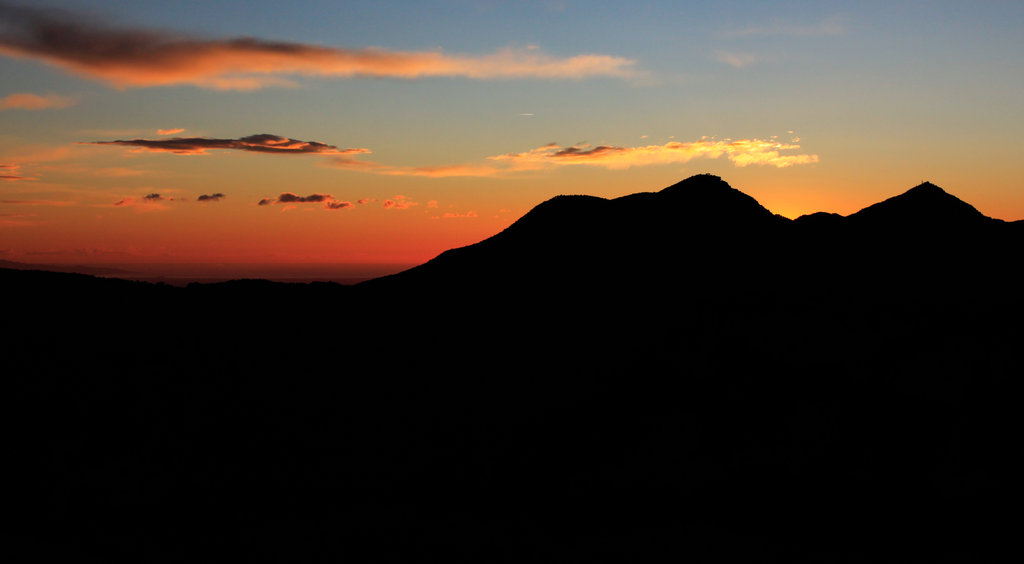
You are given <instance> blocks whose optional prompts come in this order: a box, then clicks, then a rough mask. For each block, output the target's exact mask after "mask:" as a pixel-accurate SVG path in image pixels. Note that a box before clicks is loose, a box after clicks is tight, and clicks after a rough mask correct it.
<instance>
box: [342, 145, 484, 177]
mask: <svg viewBox="0 0 1024 564" xmlns="http://www.w3.org/2000/svg"><path fill="white" fill-rule="evenodd" d="M366 152H367V153H369V151H366ZM331 166H333V167H335V168H341V169H345V170H354V171H358V172H372V173H374V174H383V175H387V176H422V177H426V178H452V177H460V176H476V177H480V176H496V175H498V174H501V173H502V172H504V171H503V170H502V169H500V168H497V167H494V166H491V165H487V164H460V165H435V166H398V165H387V164H383V163H378V162H374V161H361V160H358V159H355V158H352V157H348V156H342V157H338V158H335V159H332V160H331Z"/></svg>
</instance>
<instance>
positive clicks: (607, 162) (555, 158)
mask: <svg viewBox="0 0 1024 564" xmlns="http://www.w3.org/2000/svg"><path fill="white" fill-rule="evenodd" d="M799 148H800V146H799V145H796V144H784V143H779V142H777V141H764V140H760V139H738V140H729V139H726V140H723V141H717V140H713V139H701V140H699V141H692V142H685V143H684V142H678V141H673V142H669V143H666V144H664V145H648V146H645V147H616V146H611V145H598V146H591V145H586V144H580V145H573V146H570V147H562V146H559V145H557V144H555V143H549V144H547V145H543V146H541V147H537V148H536V149H531V150H529V151H526V152H523V153H508V154H505V155H498V156H494V157H489V158H490V159H492V160H495V161H498V162H504V163H508V164H510V165H511V166H512V167H514V168H515V169H518V170H536V169H540V168H545V167H551V166H563V165H590V166H602V167H604V168H608V169H625V168H629V167H632V166H646V165H654V164H667V163H684V162H688V161H690V160H693V159H697V158H709V159H717V158H719V157H722V156H725V157H726V158H727V159H729V160H730V161H732V163H733V164H735V165H736V166H738V167H745V166H749V165H766V166H774V167H777V168H786V167H790V166H793V165H798V164H808V163H816V162H818V155H806V154H790V155H785V154H782V151H790V150H795V149H799Z"/></svg>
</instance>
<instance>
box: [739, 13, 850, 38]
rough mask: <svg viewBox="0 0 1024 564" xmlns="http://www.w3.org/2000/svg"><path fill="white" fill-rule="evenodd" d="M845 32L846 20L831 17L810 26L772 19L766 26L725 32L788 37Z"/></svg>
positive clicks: (834, 16) (754, 26)
mask: <svg viewBox="0 0 1024 564" xmlns="http://www.w3.org/2000/svg"><path fill="white" fill-rule="evenodd" d="M845 32H846V18H845V17H844V16H842V15H839V14H837V15H833V16H829V17H828V18H825V19H824V20H822V21H820V22H816V23H811V24H795V23H791V22H787V21H784V20H779V19H773V20H771V21H770V22H768V23H767V24H761V25H751V26H747V27H745V28H741V29H736V30H733V31H729V32H726V35H728V36H740V37H742V36H751V35H789V36H795V37H816V36H826V35H842V34H843V33H845Z"/></svg>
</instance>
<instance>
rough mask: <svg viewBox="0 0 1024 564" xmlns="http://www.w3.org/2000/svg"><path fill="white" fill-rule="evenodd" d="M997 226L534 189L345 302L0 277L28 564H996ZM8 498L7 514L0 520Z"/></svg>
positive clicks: (1002, 325) (700, 183)
mask: <svg viewBox="0 0 1024 564" xmlns="http://www.w3.org/2000/svg"><path fill="white" fill-rule="evenodd" d="M1019 227H1020V222H1002V221H999V220H993V219H989V218H985V217H984V216H983V215H981V214H980V213H978V212H977V210H974V208H972V207H971V206H969V205H968V204H966V203H964V202H962V201H960V200H958V199H957V198H955V197H954V196H951V195H949V194H947V193H946V192H944V191H942V190H941V189H939V188H938V187H935V186H933V185H930V184H923V185H921V186H918V187H916V188H914V189H912V190H910V191H909V192H907V193H905V194H903V195H900V196H896V197H894V198H891V199H889V200H886V201H885V202H881V203H879V204H876V205H874V206H870V207H868V208H866V209H865V210H862V211H860V212H858V213H856V214H852V215H850V216H848V217H842V216H837V215H834V214H831V215H830V214H812V215H810V216H803V217H801V218H798V219H797V220H792V221H791V220H788V219H785V218H782V217H780V216H777V215H774V214H772V213H771V212H770V211H768V210H766V209H764V208H763V207H761V206H760V205H759V204H758V203H757V202H756V200H754V199H753V198H750V197H749V196H747V195H745V194H743V193H742V192H739V191H737V190H735V189H733V188H731V187H730V186H729V185H728V184H726V183H725V182H724V181H722V180H721V179H719V178H718V177H714V176H710V175H699V176H696V177H691V178H688V179H686V180H684V181H682V182H680V183H678V184H676V185H673V186H671V187H668V188H666V189H664V190H662V191H660V192H653V193H641V194H634V195H630V196H625V197H622V198H616V199H611V200H608V199H602V198H595V197H590V196H563V197H558V198H554V199H552V200H549V201H547V202H545V203H543V204H541V205H539V206H537V207H536V208H535V209H534V210H532V211H531V212H530V213H528V214H526V215H525V216H524V217H522V218H521V219H520V220H519V221H517V222H516V223H514V224H513V225H512V226H510V227H509V228H508V229H506V230H505V231H503V232H502V233H499V234H497V235H495V236H493V237H491V238H489V239H487V240H485V241H481V242H480V243H478V244H476V245H470V246H467V247H463V248H460V249H453V250H450V251H447V252H445V253H442V254H441V255H439V256H438V257H437V258H436V259H434V260H432V261H429V262H427V263H425V264H423V265H421V266H419V267H416V268H413V269H411V270H408V271H406V272H403V273H399V274H397V275H394V276H389V277H384V278H381V279H377V280H373V281H369V282H366V283H362V284H358V285H355V286H340V285H336V284H281V283H273V282H267V281H258V280H241V281H233V282H229V283H223V284H194V285H190V286H189V287H186V288H177V287H171V286H164V285H154V284H146V283H138V282H127V281H121V280H113V279H102V278H95V277H91V276H83V275H75V274H58V273H47V272H32V271H13V270H0V280H2V281H3V287H4V289H5V290H6V291H7V294H8V297H9V301H10V302H11V306H10V308H9V313H8V314H7V315H5V316H4V317H3V321H0V324H2V325H3V328H4V334H5V335H8V337H6V338H5V339H4V341H3V343H4V344H3V350H2V352H3V358H4V363H5V367H6V369H5V374H6V376H7V378H8V382H10V383H11V384H12V386H11V389H12V390H13V394H12V398H13V399H14V402H13V403H14V404H15V407H14V409H13V411H12V413H13V415H14V421H15V422H16V425H17V427H16V429H17V432H16V433H15V435H16V438H15V443H16V444H15V449H14V452H15V453H16V458H17V461H18V464H16V469H17V470H18V471H19V477H18V480H17V482H16V483H17V484H19V485H20V486H23V487H19V488H18V489H19V490H20V491H21V492H22V493H23V496H24V504H23V505H20V506H19V515H20V516H22V517H23V518H21V519H19V521H21V523H22V528H23V529H24V531H23V534H22V535H21V536H22V538H25V539H29V540H30V542H32V543H33V547H34V549H35V550H36V554H38V555H39V556H40V559H46V558H47V557H56V556H61V555H63V556H68V555H74V556H78V557H81V556H83V555H102V556H104V557H106V558H108V559H109V558H121V557H123V558H132V559H135V560H142V561H180V560H183V559H189V560H199V561H203V560H208V561H224V560H237V559H240V558H242V559H267V560H278V561H300V560H332V561H336V560H350V561H361V562H362V561H394V562H410V561H446V562H456V561H466V562H470V561H471V562H549V561H550V562H583V561H587V562H594V561H607V562H621V561H630V560H635V561H658V560H665V559H669V558H671V559H676V560H684V559H693V560H699V561H709V562H733V561H743V562H749V561H800V560H807V561H823V562H827V561H834V562H851V561H853V562H855V561H859V560H862V561H893V562H897V561H910V560H915V561H916V560H927V561H938V562H943V561H946V562H954V561H955V562H960V561H967V560H970V561H998V560H1000V559H1002V558H1003V556H1005V552H1004V550H1005V549H1008V548H1012V544H1011V543H1012V541H1013V537H1012V535H1011V531H1012V529H1011V524H1010V522H1008V521H1005V520H1003V517H1002V516H1003V515H1004V514H1005V513H1006V512H1007V511H1010V510H1012V508H1014V507H1015V506H1016V505H1015V504H1016V502H1017V496H1016V493H1015V491H1016V483H1017V481H1018V480H1019V478H1018V477H1017V476H1016V472H1015V471H1014V470H1013V468H1014V465H1013V464H1011V459H1012V458H1013V456H1014V454H1015V451H1014V449H1013V448H1012V447H1013V445H1014V444H1016V440H1017V437H1016V435H1017V430H1018V429H1019V428H1020V416H1019V409H1018V406H1017V405H1016V404H1017V403H1018V401H1019V397H1020V394H1019V392H1020V384H1019V379H1020V375H1021V374H1024V349H1022V347H1021V343H1022V342H1024V328H1022V326H1021V325H1020V323H1019V322H1018V320H1019V319H1022V318H1024V298H1022V296H1021V294H1020V292H1019V281H1020V279H1021V278H1020V275H1021V274H1022V266H1021V261H1020V260H1019V259H1016V258H1015V257H1016V254H1015V253H1017V252H1019V249H1020V248H1022V246H1021V244H1022V243H1024V233H1022V230H1021V229H1019ZM21 508H23V509H21Z"/></svg>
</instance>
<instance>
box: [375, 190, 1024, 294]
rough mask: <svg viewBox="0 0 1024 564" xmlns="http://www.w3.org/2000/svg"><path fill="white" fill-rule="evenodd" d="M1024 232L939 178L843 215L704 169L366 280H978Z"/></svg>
mask: <svg viewBox="0 0 1024 564" xmlns="http://www.w3.org/2000/svg"><path fill="white" fill-rule="evenodd" d="M1022 232H1024V230H1021V229H1019V228H1016V225H1015V224H1007V223H1006V222H1004V221H1002V220H997V219H992V218H989V217H986V216H984V215H983V214H981V212H979V211H977V210H976V209H975V208H974V207H973V206H971V205H969V204H967V203H965V202H963V201H961V200H959V199H958V198H956V197H955V196H952V195H950V194H948V193H946V192H945V191H943V190H942V189H941V188H939V187H938V186H935V185H933V184H931V183H923V184H921V185H919V186H916V187H914V188H911V189H910V190H908V191H907V192H905V193H903V194H901V195H899V196H895V197H893V198H889V199H887V200H885V201H883V202H880V203H878V204H874V205H872V206H869V207H867V208H864V209H862V210H860V211H858V212H856V213H854V214H851V215H849V216H846V217H843V216H840V215H838V214H827V213H824V212H819V213H816V214H811V215H805V216H802V217H800V218H797V219H796V220H789V219H787V218H785V217H782V216H779V215H775V214H772V213H771V212H770V211H769V210H767V209H765V208H764V207H763V206H761V205H760V204H759V203H758V202H757V201H756V200H755V199H754V198H752V197H750V196H748V195H746V194H744V193H742V192H740V191H739V190H736V189H734V188H732V187H731V186H729V184H728V183H726V182H725V181H723V180H722V179H721V178H719V177H717V176H714V175H709V174H702V175H696V176H693V177H690V178H688V179H686V180H683V181H682V182H679V183H677V184H674V185H672V186H669V187H667V188H665V189H663V190H661V191H659V192H653V193H651V192H648V193H638V194H632V195H628V196H623V197H619V198H614V199H604V198H597V197H594V196H557V197H555V198H552V199H550V200H548V201H546V202H544V203H542V204H540V205H538V206H537V207H535V208H534V209H532V210H531V211H530V212H529V213H527V214H526V215H524V216H523V217H522V218H520V219H519V220H518V221H516V222H515V223H513V224H512V225H511V226H509V227H508V228H507V229H505V230H504V231H502V232H501V233H498V234H497V235H495V236H493V237H490V238H488V239H486V240H484V241H481V242H479V243H477V244H474V245H469V246H467V247H462V248H458V249H452V250H449V251H446V252H444V253H442V254H441V255H439V256H438V257H436V258H435V259H433V260H431V261H428V262H427V263H425V264H423V265H420V266H418V267H414V268H412V269H410V270H407V271H404V272H401V273H398V274H395V275H392V276H387V277H383V278H378V279H374V280H370V281H367V282H364V283H362V285H363V286H366V287H373V288H381V287H405V288H409V289H428V288H429V291H431V292H437V291H445V292H477V291H484V292H487V291H490V290H489V289H490V288H494V287H500V286H506V285H507V286H515V287H516V289H517V291H519V292H521V293H522V292H525V293H530V294H533V293H539V294H544V293H546V292H547V291H548V290H549V289H550V288H551V286H552V285H558V286H559V287H572V288H575V289H576V291H578V292H583V293H588V292H589V293H590V294H595V293H601V292H607V291H613V290H614V288H619V289H626V288H631V289H632V288H635V287H636V286H643V287H645V288H648V289H656V288H660V289H664V288H663V286H665V285H671V286H673V287H675V288H679V287H699V288H700V289H701V290H702V291H716V289H718V290H725V289H737V290H739V289H740V288H737V285H740V286H741V285H742V282H740V281H741V280H745V279H748V278H749V277H750V276H751V275H755V276H758V277H759V278H762V279H764V278H769V279H771V280H773V281H774V282H770V284H776V283H777V282H779V281H785V280H791V279H799V278H800V277H802V276H805V275H813V274H814V272H815V270H829V271H833V272H835V271H838V270H843V269H846V270H852V271H853V272H851V273H850V275H852V276H853V277H854V278H855V279H863V278H870V277H872V274H871V273H872V272H875V271H886V272H889V273H890V274H889V277H890V278H892V277H894V276H895V277H908V278H915V279H921V278H924V277H927V276H941V277H942V279H943V280H947V281H952V280H956V281H958V282H967V283H970V281H971V279H973V278H974V277H973V274H974V273H977V272H978V271H979V269H981V270H990V269H995V270H997V271H999V272H1000V273H1001V275H1002V276H1004V277H1005V276H1010V275H1011V274H1012V271H1013V270H1014V269H1015V268H1016V265H1015V264H1012V263H1011V262H1012V261H1011V262H1008V261H1006V260H1005V257H1006V256H1008V255H1007V253H1010V252H1012V249H1013V248H1014V247H1015V246H1018V245H1020V244H1021V241H1022ZM958 261H963V264H962V265H960V266H962V267H963V268H960V267H959V266H958ZM951 269H953V270H954V271H951ZM897 273H898V274H897ZM991 276H996V275H995V274H994V273H993V274H991ZM985 278H986V277H984V276H982V277H979V278H977V280H982V279H985ZM1004 279H1005V278H1004ZM729 291H731V290H729ZM531 299H532V298H531Z"/></svg>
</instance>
